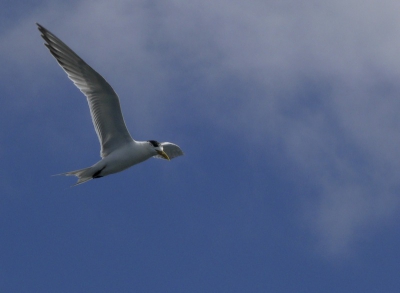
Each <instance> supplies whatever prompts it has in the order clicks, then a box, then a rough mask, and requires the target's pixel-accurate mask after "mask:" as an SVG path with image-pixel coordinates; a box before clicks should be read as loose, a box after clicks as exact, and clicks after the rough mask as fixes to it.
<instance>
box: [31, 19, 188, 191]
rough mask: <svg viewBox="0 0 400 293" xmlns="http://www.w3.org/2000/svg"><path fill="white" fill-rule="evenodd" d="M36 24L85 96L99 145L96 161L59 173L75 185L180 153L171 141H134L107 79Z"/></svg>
mask: <svg viewBox="0 0 400 293" xmlns="http://www.w3.org/2000/svg"><path fill="white" fill-rule="evenodd" d="M37 26H38V28H39V31H40V32H41V33H42V37H43V39H44V40H45V41H46V43H45V45H46V47H47V48H48V49H49V50H50V53H51V54H52V55H53V56H54V57H55V58H56V60H57V62H58V63H59V65H60V66H61V67H62V68H63V69H64V71H65V72H66V73H67V75H68V77H69V78H70V79H71V80H72V81H73V82H74V84H75V85H76V86H77V87H78V88H79V89H80V90H81V91H82V92H83V93H84V95H85V96H86V98H87V101H88V104H89V109H90V113H91V116H92V121H93V125H94V128H95V130H96V133H97V136H98V138H99V141H100V146H101V151H100V155H101V157H102V159H101V160H100V161H99V162H97V163H96V164H94V165H93V166H91V167H88V168H84V169H80V170H76V171H70V172H66V173H62V174H58V175H66V176H76V177H78V182H77V183H76V184H75V185H78V184H81V183H84V182H87V181H89V180H91V179H94V178H100V177H104V176H107V175H110V174H114V173H117V172H121V171H123V170H125V169H127V168H129V167H131V166H133V165H136V164H138V163H141V162H143V161H145V160H147V159H149V158H152V157H155V158H162V159H166V160H170V159H173V158H175V157H178V156H181V155H183V152H182V150H181V149H180V147H179V146H177V145H176V144H173V143H170V142H162V143H159V142H158V141H155V140H148V141H135V140H134V139H133V138H132V137H131V135H130V134H129V131H128V129H127V128H126V125H125V121H124V118H123V116H122V112H121V107H120V103H119V98H118V95H117V94H116V93H115V91H114V90H113V88H112V87H111V86H110V85H109V84H108V82H107V81H106V80H105V79H104V78H103V77H102V76H101V75H100V74H99V73H97V72H96V71H95V70H94V69H93V68H91V67H90V66H89V65H88V64H87V63H86V62H85V61H83V60H82V59H81V58H80V57H79V56H78V55H77V54H76V53H75V52H73V51H72V50H71V49H70V48H69V47H68V46H67V45H65V44H64V43H63V42H62V41H61V40H60V39H59V38H57V37H56V36H55V35H54V34H52V33H51V32H49V31H48V30H47V29H45V28H44V27H43V26H41V25H40V24H37Z"/></svg>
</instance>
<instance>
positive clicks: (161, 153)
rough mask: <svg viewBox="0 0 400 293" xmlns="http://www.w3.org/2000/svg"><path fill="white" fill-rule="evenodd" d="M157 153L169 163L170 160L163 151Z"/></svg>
mask: <svg viewBox="0 0 400 293" xmlns="http://www.w3.org/2000/svg"><path fill="white" fill-rule="evenodd" d="M157 153H158V154H159V155H160V156H162V157H163V158H165V159H167V160H168V161H170V158H169V157H168V155H167V154H166V153H165V152H164V151H157Z"/></svg>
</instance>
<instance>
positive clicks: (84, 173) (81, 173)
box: [53, 167, 93, 186]
mask: <svg viewBox="0 0 400 293" xmlns="http://www.w3.org/2000/svg"><path fill="white" fill-rule="evenodd" d="M91 169H92V167H88V168H84V169H79V170H75V171H70V172H65V173H60V174H55V175H53V176H61V175H62V176H76V177H78V181H77V182H76V183H75V184H74V185H72V186H76V185H79V184H82V183H85V182H87V181H89V180H91V179H93V174H92V173H93V171H92V170H91Z"/></svg>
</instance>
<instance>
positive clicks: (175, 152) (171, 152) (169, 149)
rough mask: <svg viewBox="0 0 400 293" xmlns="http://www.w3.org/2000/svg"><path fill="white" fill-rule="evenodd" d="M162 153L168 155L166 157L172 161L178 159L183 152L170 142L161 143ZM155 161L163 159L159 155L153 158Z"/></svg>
mask: <svg viewBox="0 0 400 293" xmlns="http://www.w3.org/2000/svg"><path fill="white" fill-rule="evenodd" d="M161 145H162V147H163V150H164V152H165V153H166V154H167V155H168V157H169V158H170V159H171V160H172V159H173V158H176V157H179V156H182V155H183V152H182V150H181V148H180V147H179V146H177V145H176V144H173V143H170V142H162V143H161ZM154 158H157V159H165V158H164V157H162V156H160V155H156V156H154Z"/></svg>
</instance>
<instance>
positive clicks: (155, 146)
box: [148, 140, 170, 160]
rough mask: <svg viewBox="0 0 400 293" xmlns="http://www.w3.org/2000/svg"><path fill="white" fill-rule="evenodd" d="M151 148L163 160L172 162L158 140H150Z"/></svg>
mask: <svg viewBox="0 0 400 293" xmlns="http://www.w3.org/2000/svg"><path fill="white" fill-rule="evenodd" d="M148 142H149V144H150V146H151V147H152V148H153V149H154V150H155V151H156V152H157V154H159V155H160V156H162V157H163V158H165V159H167V160H170V158H169V157H168V155H167V154H166V153H165V152H164V150H163V146H162V145H161V144H160V143H159V142H158V141H156V140H148Z"/></svg>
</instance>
